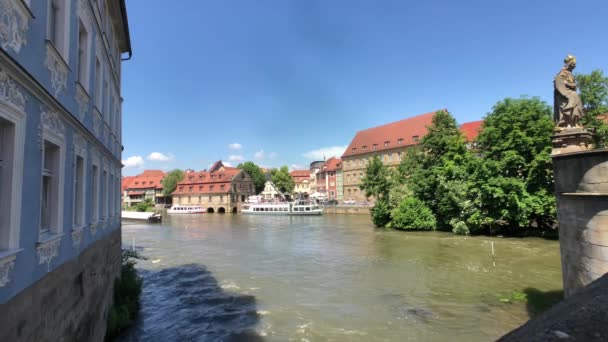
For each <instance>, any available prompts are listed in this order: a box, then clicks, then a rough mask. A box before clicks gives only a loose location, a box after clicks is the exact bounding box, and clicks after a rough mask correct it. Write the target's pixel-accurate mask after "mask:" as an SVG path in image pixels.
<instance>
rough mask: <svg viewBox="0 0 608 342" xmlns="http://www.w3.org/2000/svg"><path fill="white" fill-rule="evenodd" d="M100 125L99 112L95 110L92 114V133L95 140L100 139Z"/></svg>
mask: <svg viewBox="0 0 608 342" xmlns="http://www.w3.org/2000/svg"><path fill="white" fill-rule="evenodd" d="M101 125H102V120H101V115H99V112H98V111H97V110H95V111H94V112H93V132H94V133H95V136H96V137H97V139H99V138H100V134H101Z"/></svg>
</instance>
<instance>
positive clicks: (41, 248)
mask: <svg viewBox="0 0 608 342" xmlns="http://www.w3.org/2000/svg"><path fill="white" fill-rule="evenodd" d="M60 244H61V236H58V237H56V238H54V239H52V240H49V241H46V242H42V243H40V244H39V245H38V247H36V252H37V254H38V264H39V265H42V264H46V266H47V270H50V269H51V261H53V259H54V258H56V257H57V255H58V254H59V245H60Z"/></svg>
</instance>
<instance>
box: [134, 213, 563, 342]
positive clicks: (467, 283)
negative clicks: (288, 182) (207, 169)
mask: <svg viewBox="0 0 608 342" xmlns="http://www.w3.org/2000/svg"><path fill="white" fill-rule="evenodd" d="M492 241H493V242H494V249H495V257H492V245H491V243H492ZM123 244H124V245H125V246H129V247H131V246H132V245H134V246H135V248H137V249H138V250H139V251H140V252H141V253H142V254H143V255H144V256H146V257H147V258H148V259H147V260H145V261H140V262H139V263H138V269H139V270H140V274H141V275H142V276H143V278H144V291H143V296H142V309H141V310H142V311H141V317H140V319H139V321H138V322H137V324H136V326H135V327H134V328H133V329H131V330H130V331H129V333H128V334H127V335H126V336H125V337H124V338H122V340H123V341H215V340H219V341H241V340H243V341H310V342H312V341H406V340H419V341H446V340H450V341H489V340H494V339H496V338H498V337H500V336H502V335H503V334H505V333H506V332H508V331H510V330H512V329H513V328H515V327H517V326H519V325H521V324H522V323H524V322H525V321H526V320H528V319H529V317H530V315H531V312H534V310H535V308H534V307H533V306H532V305H531V303H530V302H528V303H526V302H525V301H521V300H517V299H514V298H513V297H517V296H516V295H515V296H514V295H513V293H523V294H526V295H528V297H529V298H536V299H539V298H540V300H542V298H543V296H544V295H545V294H547V295H550V296H551V295H552V296H553V297H555V295H556V294H557V295H559V291H560V290H561V288H562V283H561V269H560V260H559V245H558V243H557V242H556V241H548V240H544V239H538V238H526V239H506V238H493V239H491V238H490V237H462V236H455V235H452V234H446V233H428V232H427V233H405V232H398V231H390V230H380V229H375V228H374V227H373V226H372V224H371V222H370V218H369V216H366V215H324V216H320V217H287V216H282V217H279V216H276V217H273V216H247V215H240V214H233V215H231V214H226V215H220V214H204V215H184V216H169V215H165V217H164V222H163V223H162V225H158V224H129V223H126V222H125V223H124V224H123Z"/></svg>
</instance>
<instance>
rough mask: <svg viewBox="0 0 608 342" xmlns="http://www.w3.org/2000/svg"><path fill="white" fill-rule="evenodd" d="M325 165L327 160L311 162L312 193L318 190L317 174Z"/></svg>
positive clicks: (310, 185)
mask: <svg viewBox="0 0 608 342" xmlns="http://www.w3.org/2000/svg"><path fill="white" fill-rule="evenodd" d="M323 165H325V160H317V161H314V162H312V163H310V167H309V170H310V183H309V188H310V194H314V193H316V192H318V191H317V190H318V189H317V184H318V181H317V175H318V173H319V172H321V169H322V168H323Z"/></svg>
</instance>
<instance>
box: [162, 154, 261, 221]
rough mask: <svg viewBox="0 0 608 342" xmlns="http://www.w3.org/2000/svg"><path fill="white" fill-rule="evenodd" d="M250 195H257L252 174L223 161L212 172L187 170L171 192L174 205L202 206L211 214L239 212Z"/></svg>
mask: <svg viewBox="0 0 608 342" xmlns="http://www.w3.org/2000/svg"><path fill="white" fill-rule="evenodd" d="M251 195H255V189H254V186H253V181H252V180H251V177H250V176H249V175H248V174H247V173H246V172H245V171H243V170H241V169H237V168H235V167H227V166H224V164H222V161H217V162H215V164H213V166H212V167H211V169H209V171H200V172H187V173H186V174H185V176H184V179H183V180H182V181H181V182H179V183H178V184H177V188H176V189H175V191H174V192H173V194H172V196H173V204H174V205H175V204H181V205H201V206H203V207H205V208H207V212H210V213H212V212H219V213H224V212H226V211H231V212H236V211H237V210H238V207H239V206H240V205H241V204H242V203H243V202H245V200H247V197H249V196H251Z"/></svg>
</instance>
